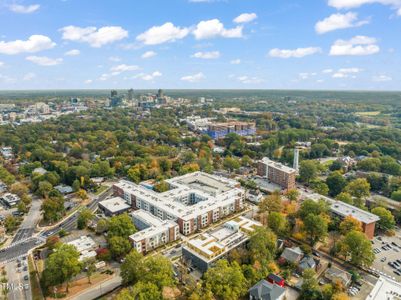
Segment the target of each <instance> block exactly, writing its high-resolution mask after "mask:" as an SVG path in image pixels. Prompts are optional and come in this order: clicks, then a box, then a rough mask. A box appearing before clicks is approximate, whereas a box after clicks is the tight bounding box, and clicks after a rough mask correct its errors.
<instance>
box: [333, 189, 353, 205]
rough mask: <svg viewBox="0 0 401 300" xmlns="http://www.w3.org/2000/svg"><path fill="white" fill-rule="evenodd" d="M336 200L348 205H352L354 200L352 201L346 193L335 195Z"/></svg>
mask: <svg viewBox="0 0 401 300" xmlns="http://www.w3.org/2000/svg"><path fill="white" fill-rule="evenodd" d="M336 199H337V200H339V201H342V202H344V203H348V204H351V205H352V204H354V200H353V199H352V196H351V195H350V194H348V193H346V192H341V193H339V194H338V195H337V197H336Z"/></svg>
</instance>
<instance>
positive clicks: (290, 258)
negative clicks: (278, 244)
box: [280, 247, 304, 264]
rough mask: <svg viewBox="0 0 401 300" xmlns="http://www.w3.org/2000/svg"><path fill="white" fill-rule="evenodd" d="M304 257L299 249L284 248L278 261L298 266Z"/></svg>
mask: <svg viewBox="0 0 401 300" xmlns="http://www.w3.org/2000/svg"><path fill="white" fill-rule="evenodd" d="M303 256H304V253H303V251H302V250H301V248H299V247H292V248H285V249H284V251H283V253H282V254H281V256H280V260H285V261H286V262H289V263H293V264H298V263H299V262H300V261H301V259H302V257H303Z"/></svg>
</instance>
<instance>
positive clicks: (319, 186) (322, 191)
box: [312, 180, 329, 196]
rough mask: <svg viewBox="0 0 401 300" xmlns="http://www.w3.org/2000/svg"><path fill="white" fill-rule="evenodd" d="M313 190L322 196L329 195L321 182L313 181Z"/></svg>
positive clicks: (326, 187)
mask: <svg viewBox="0 0 401 300" xmlns="http://www.w3.org/2000/svg"><path fill="white" fill-rule="evenodd" d="M312 188H313V190H314V191H315V192H316V193H318V194H320V195H323V196H327V195H328V194H329V187H328V186H327V184H326V183H324V182H323V181H320V180H319V181H314V182H313V183H312Z"/></svg>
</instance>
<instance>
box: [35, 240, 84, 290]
mask: <svg viewBox="0 0 401 300" xmlns="http://www.w3.org/2000/svg"><path fill="white" fill-rule="evenodd" d="M81 267H82V266H81V263H80V262H79V252H78V251H77V249H76V248H75V246H72V245H68V244H59V245H58V246H56V251H54V252H53V253H52V254H50V256H49V258H48V259H47V260H46V264H45V270H44V272H43V273H44V278H46V279H50V278H51V280H50V282H47V283H48V285H47V286H55V285H58V284H62V283H65V282H66V283H67V288H66V291H67V293H68V286H69V285H68V283H69V281H70V280H71V279H72V278H73V277H74V276H76V275H78V273H79V272H80V271H81Z"/></svg>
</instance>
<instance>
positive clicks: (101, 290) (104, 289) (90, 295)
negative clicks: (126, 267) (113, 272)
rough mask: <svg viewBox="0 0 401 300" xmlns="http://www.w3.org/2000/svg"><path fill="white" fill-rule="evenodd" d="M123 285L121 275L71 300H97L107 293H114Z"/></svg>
mask: <svg viewBox="0 0 401 300" xmlns="http://www.w3.org/2000/svg"><path fill="white" fill-rule="evenodd" d="M121 283H122V278H121V277H120V275H117V276H115V277H113V278H111V279H110V280H107V281H105V282H103V283H101V284H98V285H95V286H94V287H92V288H90V289H86V290H85V291H84V292H82V293H80V294H79V295H76V296H75V297H73V298H71V299H77V300H82V299H96V298H99V297H101V296H103V295H105V294H107V293H110V292H112V291H113V290H114V289H116V288H118V287H119V286H120V285H121Z"/></svg>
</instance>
